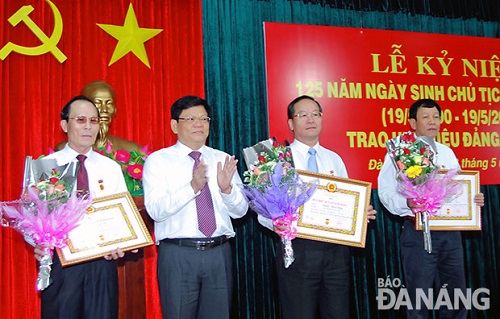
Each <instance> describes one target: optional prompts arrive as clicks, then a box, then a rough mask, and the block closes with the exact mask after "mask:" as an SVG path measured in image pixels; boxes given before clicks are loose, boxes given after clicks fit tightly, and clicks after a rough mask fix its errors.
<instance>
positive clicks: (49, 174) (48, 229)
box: [0, 156, 92, 290]
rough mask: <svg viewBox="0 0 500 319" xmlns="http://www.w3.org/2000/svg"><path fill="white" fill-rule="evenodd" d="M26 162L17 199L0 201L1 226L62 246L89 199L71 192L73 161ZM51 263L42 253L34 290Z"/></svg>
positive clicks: (45, 282)
mask: <svg viewBox="0 0 500 319" xmlns="http://www.w3.org/2000/svg"><path fill="white" fill-rule="evenodd" d="M26 163H27V164H26V166H25V186H24V190H23V194H22V196H21V198H20V199H19V200H16V201H12V202H2V203H0V208H1V210H0V220H1V222H2V226H4V227H11V228H13V229H15V230H16V231H18V232H19V233H21V234H22V235H23V236H24V237H25V238H26V239H27V240H28V241H33V243H34V244H40V245H44V246H46V247H57V248H62V247H64V246H65V245H66V238H67V236H68V233H69V232H70V231H71V230H72V229H74V228H75V227H77V226H78V223H79V221H80V220H81V219H82V217H83V215H84V213H85V211H86V209H87V208H88V207H89V206H90V204H91V203H92V199H91V198H90V197H88V196H87V195H84V196H79V194H77V193H76V192H72V190H73V186H74V184H75V180H76V179H75V176H74V174H75V173H76V170H75V169H74V163H70V164H68V165H65V166H57V163H56V161H55V160H47V159H39V160H36V161H32V160H31V157H30V156H28V157H27V159H26ZM51 265H52V255H51V254H47V255H45V256H43V257H42V260H41V261H40V265H39V272H38V279H37V289H38V290H43V289H45V288H47V287H48V286H49V285H50V283H51V279H50V269H51V267H50V266H51Z"/></svg>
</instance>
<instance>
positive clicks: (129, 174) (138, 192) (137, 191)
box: [96, 142, 149, 196]
mask: <svg viewBox="0 0 500 319" xmlns="http://www.w3.org/2000/svg"><path fill="white" fill-rule="evenodd" d="M96 152H98V153H100V154H102V155H104V156H107V157H109V158H111V159H112V160H114V161H115V162H117V163H118V164H120V166H121V168H122V172H123V177H124V178H125V184H127V189H128V191H129V192H130V195H132V196H144V189H143V188H142V172H143V170H144V162H145V161H146V158H147V157H148V155H149V152H148V147H147V146H144V147H143V148H142V149H141V150H140V151H136V150H132V151H130V152H128V151H126V150H117V151H113V149H112V145H111V143H109V142H108V144H106V147H104V148H98V149H97V150H96Z"/></svg>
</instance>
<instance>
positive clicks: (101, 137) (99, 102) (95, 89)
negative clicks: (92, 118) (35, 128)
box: [54, 80, 141, 208]
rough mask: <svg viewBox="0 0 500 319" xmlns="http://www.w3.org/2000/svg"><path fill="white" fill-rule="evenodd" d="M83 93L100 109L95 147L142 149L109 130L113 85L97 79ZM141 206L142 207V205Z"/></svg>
mask: <svg viewBox="0 0 500 319" xmlns="http://www.w3.org/2000/svg"><path fill="white" fill-rule="evenodd" d="M80 94H81V95H83V96H86V97H88V98H89V99H90V100H92V101H93V102H94V104H95V105H96V106H97V108H98V109H99V114H100V123H99V132H98V134H97V138H96V141H95V143H94V148H104V147H106V145H107V144H108V143H110V144H111V149H112V151H117V150H126V151H128V152H131V151H133V150H136V151H140V149H141V146H140V145H139V144H137V143H135V142H133V141H129V140H126V139H124V138H121V137H118V136H115V135H112V134H111V133H110V132H109V127H110V125H111V122H112V121H113V119H114V118H115V117H116V112H117V107H116V93H115V90H114V89H113V87H111V85H109V84H108V83H107V82H104V81H101V80H96V81H92V82H89V83H87V84H86V85H85V86H84V87H83V88H82V90H81V92H80ZM65 144H66V141H63V142H60V143H59V144H57V145H56V147H55V148H54V149H55V150H56V151H58V150H60V149H62V148H63V147H64V145H65ZM140 208H141V207H140Z"/></svg>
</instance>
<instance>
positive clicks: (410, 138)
mask: <svg viewBox="0 0 500 319" xmlns="http://www.w3.org/2000/svg"><path fill="white" fill-rule="evenodd" d="M415 140H416V139H415V135H414V134H413V133H411V132H408V133H404V134H403V135H401V141H403V142H407V143H413V142H415Z"/></svg>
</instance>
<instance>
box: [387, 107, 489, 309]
mask: <svg viewBox="0 0 500 319" xmlns="http://www.w3.org/2000/svg"><path fill="white" fill-rule="evenodd" d="M409 114H410V115H409V123H410V126H411V128H412V129H413V130H414V131H415V133H414V135H415V137H429V138H431V139H432V140H431V141H432V142H434V143H435V146H434V148H435V149H434V150H433V152H434V154H433V155H434V156H435V157H437V161H436V165H437V168H438V169H448V170H453V169H459V168H460V165H459V163H458V160H457V158H456V156H455V153H454V152H453V151H452V150H451V149H450V148H449V147H448V146H446V145H443V144H441V143H438V142H436V141H434V139H435V138H436V136H437V135H438V133H439V128H440V121H441V107H440V106H439V105H438V104H437V103H436V102H435V101H434V100H431V99H422V100H418V101H416V102H415V103H413V104H412V105H411V107H410V110H409ZM400 139H401V138H400ZM403 140H404V138H403ZM434 143H433V144H434ZM397 173H398V172H397V171H396V166H395V165H394V163H393V161H392V160H391V158H390V155H389V154H387V155H386V156H385V160H384V164H383V166H382V169H381V170H380V173H379V176H378V194H379V197H380V200H381V202H382V204H384V206H385V207H386V208H387V209H388V210H389V212H390V213H392V214H394V215H399V216H401V217H404V218H405V222H404V226H403V230H402V233H401V239H400V241H401V260H402V263H403V271H404V276H405V287H406V290H407V291H408V294H409V296H410V301H411V305H412V307H408V309H407V317H408V318H428V316H429V310H428V309H427V307H426V305H425V303H424V302H419V303H416V296H417V294H418V293H417V291H423V292H424V293H425V294H428V292H429V291H432V290H433V289H434V296H437V295H438V292H439V289H441V288H445V289H446V290H447V291H448V296H449V297H450V298H451V303H452V304H460V309H448V308H447V307H446V306H444V307H441V308H440V309H439V315H440V318H467V310H466V308H465V307H464V305H463V303H458V302H457V301H456V300H455V301H454V300H453V296H455V295H456V294H455V291H456V290H458V289H459V290H461V291H462V293H463V294H465V293H466V288H465V269H464V256H463V248H462V238H461V235H460V232H459V231H430V235H429V236H430V239H427V238H426V242H428V243H432V245H431V246H430V247H431V248H432V249H427V250H426V249H424V247H425V246H426V245H424V237H425V236H423V233H422V231H417V230H415V214H416V213H421V212H424V211H425V209H424V207H425V205H423V204H422V203H418V202H417V199H415V198H406V197H405V196H403V195H402V194H401V193H400V191H401V189H400V188H399V189H398V187H400V185H398V183H400V182H399V181H398V178H397ZM425 195H426V197H428V198H431V197H432V196H433V194H425ZM474 203H475V204H476V205H479V206H483V205H484V196H483V194H481V193H479V194H476V195H475V196H474ZM431 296H432V295H431ZM431 299H432V297H431ZM418 304H420V307H418Z"/></svg>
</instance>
